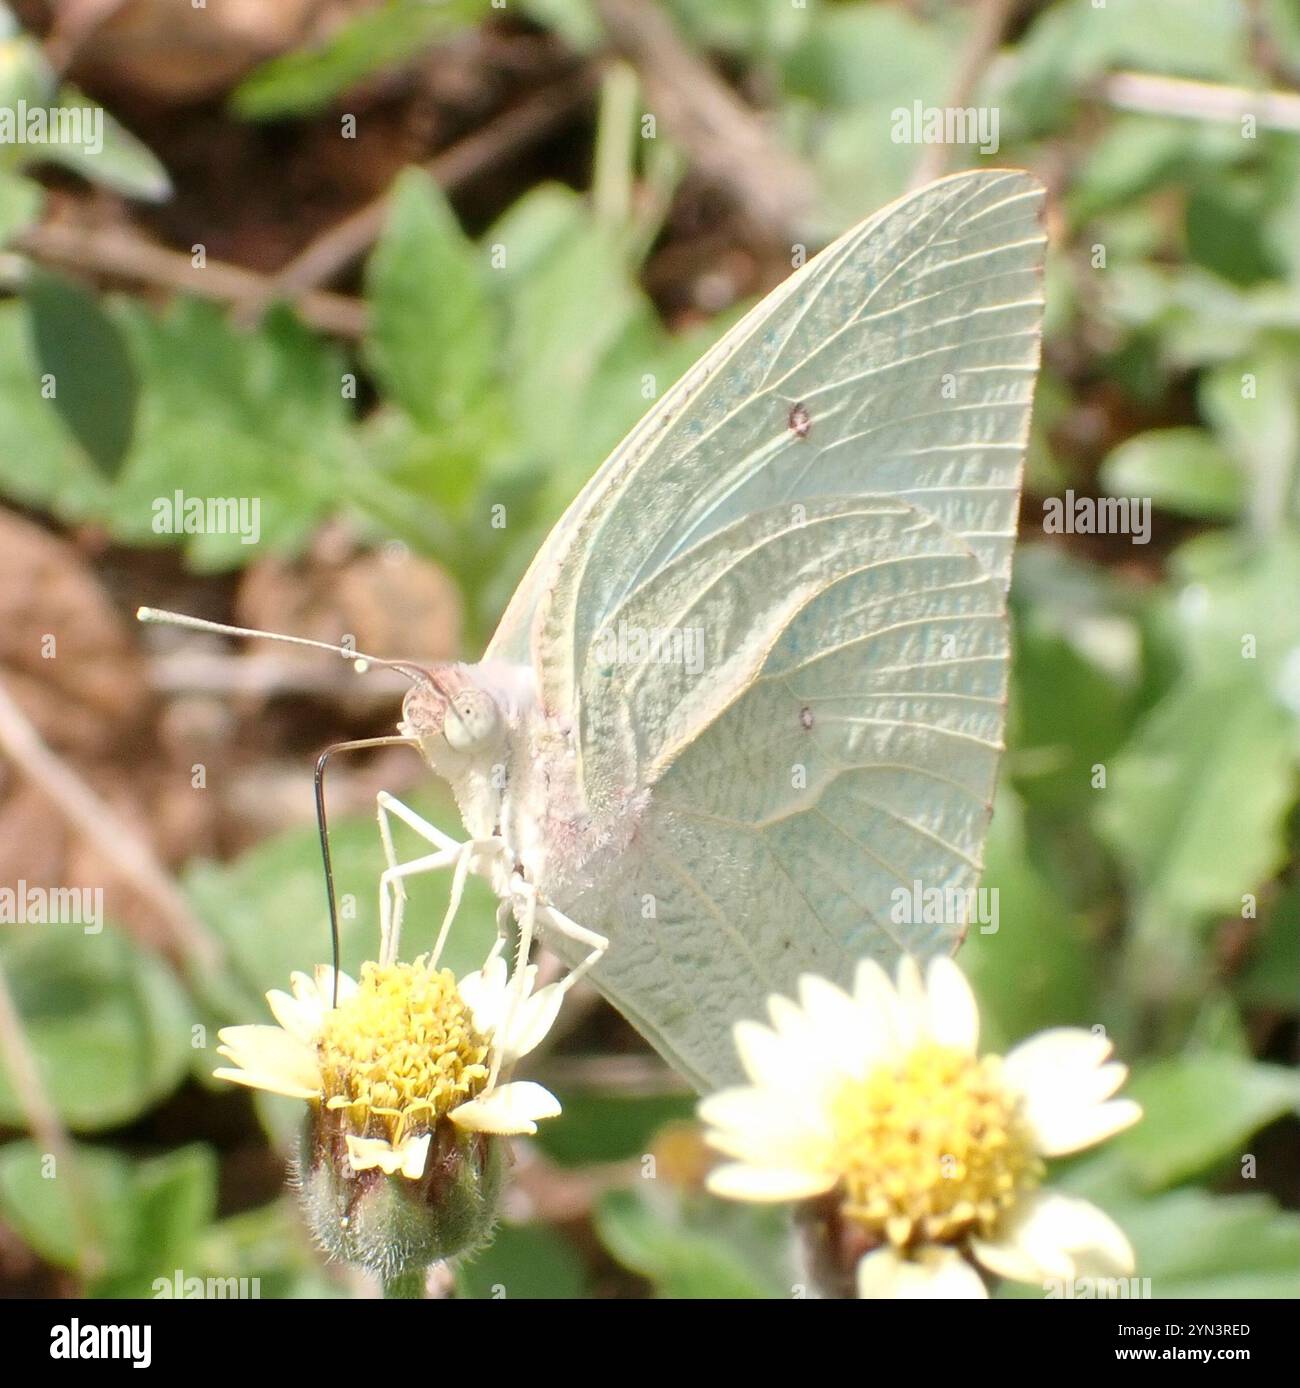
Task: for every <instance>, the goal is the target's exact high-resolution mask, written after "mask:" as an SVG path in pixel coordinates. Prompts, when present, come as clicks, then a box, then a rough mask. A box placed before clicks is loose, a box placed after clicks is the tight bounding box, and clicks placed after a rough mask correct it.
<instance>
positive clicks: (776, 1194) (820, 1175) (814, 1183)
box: [706, 1162, 836, 1202]
mask: <svg viewBox="0 0 1300 1388" xmlns="http://www.w3.org/2000/svg"><path fill="white" fill-rule="evenodd" d="M835 1180H836V1178H835V1176H833V1175H827V1174H826V1173H825V1172H819V1171H808V1170H801V1169H798V1168H793V1167H779V1166H750V1165H749V1163H748V1162H728V1163H726V1164H725V1165H723V1166H715V1167H714V1168H713V1170H712V1171H710V1172H709V1174H708V1177H707V1178H706V1184H707V1186H708V1188H709V1189H710V1190H711V1191H712V1192H713V1193H714V1195H722V1196H725V1197H726V1198H727V1199H729V1200H755V1201H762V1202H768V1201H773V1202H775V1201H782V1200H807V1199H809V1198H810V1197H811V1196H814V1195H824V1194H825V1193H826V1192H827V1191H828V1190H830V1189H831V1188H832V1187H833V1186H834V1185H835Z"/></svg>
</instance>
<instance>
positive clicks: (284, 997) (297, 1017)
mask: <svg viewBox="0 0 1300 1388" xmlns="http://www.w3.org/2000/svg"><path fill="white" fill-rule="evenodd" d="M266 1001H267V1004H268V1006H269V1007H270V1009H271V1015H272V1016H273V1017H274V1018H275V1020H276V1021H277V1022H279V1023H280V1025H281V1026H282V1027H283V1028H284V1029H285V1031H287V1032H289V1033H290V1035H292V1036H296V1037H297V1038H298V1040H299V1041H303V1042H306V1043H307V1044H308V1045H314V1044H315V1042H316V1038H317V1037H318V1036H319V1035H320V1032H321V1024H322V1021H323V1019H324V1016H325V1009H324V1008H323V1007H322V1006H321V1004H320V1002H319V1000H318V999H314V998H307V999H300V998H295V997H291V996H290V995H289V994H288V993H284V992H281V990H280V989H279V988H272V989H271V991H270V992H269V993H268V994H267V995H266Z"/></svg>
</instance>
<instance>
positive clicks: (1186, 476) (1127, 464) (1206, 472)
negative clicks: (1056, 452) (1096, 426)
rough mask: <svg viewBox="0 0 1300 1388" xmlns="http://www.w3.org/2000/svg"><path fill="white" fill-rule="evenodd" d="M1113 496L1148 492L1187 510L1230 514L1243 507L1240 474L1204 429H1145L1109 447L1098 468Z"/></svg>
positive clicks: (1167, 504) (1168, 504) (1212, 515)
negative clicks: (1141, 432) (1106, 455)
mask: <svg viewBox="0 0 1300 1388" xmlns="http://www.w3.org/2000/svg"><path fill="white" fill-rule="evenodd" d="M1101 481H1102V485H1103V486H1104V487H1105V489H1106V491H1107V492H1108V493H1109V494H1110V495H1111V496H1126V497H1150V498H1151V500H1152V502H1153V503H1154V504H1155V505H1156V506H1161V507H1164V508H1166V509H1167V510H1171V511H1180V512H1182V513H1183V514H1184V515H1188V516H1203V517H1207V518H1209V519H1220V518H1222V519H1231V518H1232V517H1233V516H1235V515H1236V514H1237V512H1238V511H1239V510H1240V509H1241V504H1242V501H1243V499H1244V495H1245V487H1244V485H1243V482H1244V479H1243V477H1242V475H1241V472H1240V470H1239V469H1238V468H1237V467H1236V466H1235V465H1234V464H1233V461H1232V459H1231V458H1230V457H1229V456H1228V455H1227V453H1226V452H1225V451H1224V450H1223V448H1222V447H1220V445H1219V444H1218V443H1217V442H1216V441H1215V439H1214V438H1213V436H1212V435H1210V434H1208V433H1206V432H1205V430H1204V429H1191V428H1184V429H1149V430H1147V432H1146V433H1143V434H1135V435H1133V437H1132V438H1129V439H1125V441H1124V442H1123V443H1121V444H1120V445H1119V446H1118V447H1117V448H1115V449H1113V450H1112V451H1111V453H1110V454H1109V456H1108V457H1107V458H1106V461H1105V462H1104V463H1103V464H1102V468H1101Z"/></svg>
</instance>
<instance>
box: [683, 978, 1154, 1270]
mask: <svg viewBox="0 0 1300 1388" xmlns="http://www.w3.org/2000/svg"><path fill="white" fill-rule="evenodd" d="M768 1008H769V1011H770V1013H771V1017H772V1026H771V1027H766V1026H762V1025H760V1024H759V1023H757V1022H741V1023H739V1024H738V1025H737V1026H736V1029H735V1038H736V1048H737V1051H738V1052H739V1055H740V1059H741V1063H742V1064H743V1066H744V1068H745V1070H746V1072H747V1073H748V1075H749V1077H750V1079H751V1080H752V1084H751V1085H748V1086H745V1087H738V1088H734V1089H725V1090H722V1091H721V1092H719V1093H717V1094H713V1095H711V1096H710V1097H709V1098H706V1099H704V1100H703V1101H701V1103H700V1108H699V1113H700V1117H701V1119H702V1120H703V1121H704V1122H705V1123H706V1124H707V1125H708V1128H709V1131H708V1132H707V1133H706V1138H707V1140H708V1142H709V1143H710V1144H711V1145H712V1146H713V1147H715V1148H716V1149H717V1150H718V1151H720V1152H722V1153H723V1154H725V1155H726V1156H727V1157H729V1158H731V1160H730V1161H728V1162H725V1163H724V1164H722V1165H720V1166H718V1167H715V1168H714V1170H713V1171H712V1172H711V1173H710V1175H709V1178H708V1184H709V1187H710V1189H711V1190H713V1191H714V1192H715V1193H716V1194H718V1195H722V1196H728V1197H730V1198H732V1199H736V1200H753V1201H783V1200H814V1199H816V1200H818V1201H819V1204H818V1209H819V1210H823V1211H826V1212H828V1213H827V1214H826V1219H827V1221H828V1225H829V1229H830V1232H831V1236H832V1238H831V1241H832V1243H833V1244H834V1247H835V1248H836V1249H837V1250H839V1255H840V1256H843V1255H844V1253H845V1251H846V1250H848V1251H849V1253H850V1254H851V1256H852V1257H853V1258H854V1259H855V1261H856V1282H857V1291H858V1295H859V1296H864V1297H983V1296H987V1294H988V1293H987V1290H986V1288H985V1285H984V1282H983V1280H982V1278H981V1277H980V1276H979V1274H978V1272H977V1271H976V1268H975V1266H974V1265H975V1264H979V1265H981V1266H982V1267H983V1268H985V1269H987V1270H988V1271H989V1272H992V1273H994V1274H996V1275H998V1276H1000V1277H1008V1278H1012V1279H1015V1280H1017V1281H1024V1282H1034V1283H1041V1282H1043V1281H1046V1280H1048V1279H1056V1278H1068V1277H1073V1276H1076V1275H1083V1273H1084V1272H1085V1271H1090V1270H1093V1269H1096V1270H1097V1271H1105V1272H1107V1273H1110V1274H1112V1275H1127V1274H1129V1273H1131V1272H1132V1271H1133V1250H1132V1248H1131V1247H1130V1246H1129V1242H1128V1240H1127V1239H1126V1238H1125V1236H1124V1234H1123V1232H1122V1231H1121V1230H1120V1229H1119V1227H1118V1226H1117V1225H1116V1224H1115V1223H1114V1222H1113V1221H1112V1220H1111V1219H1110V1218H1109V1217H1108V1216H1107V1215H1105V1214H1103V1213H1102V1211H1101V1210H1099V1209H1097V1208H1096V1207H1095V1206H1093V1205H1091V1204H1089V1203H1088V1202H1087V1201H1085V1200H1079V1199H1075V1198H1073V1197H1070V1196H1066V1195H1061V1194H1057V1193H1054V1192H1052V1191H1049V1190H1044V1189H1043V1188H1042V1184H1041V1183H1042V1179H1043V1174H1044V1162H1043V1159H1044V1158H1045V1157H1055V1156H1062V1155H1064V1154H1065V1153H1067V1152H1075V1151H1078V1150H1079V1149H1081V1148H1083V1147H1089V1146H1091V1145H1093V1144H1094V1143H1097V1142H1102V1141H1104V1140H1105V1139H1106V1138H1108V1137H1111V1136H1113V1135H1114V1134H1115V1133H1117V1132H1119V1131H1121V1129H1124V1128H1127V1127H1128V1126H1129V1125H1130V1124H1132V1123H1135V1122H1136V1121H1137V1120H1138V1118H1140V1117H1141V1110H1140V1109H1139V1107H1138V1105H1137V1104H1135V1103H1134V1102H1133V1101H1132V1100H1130V1099H1116V1098H1112V1095H1114V1094H1115V1092H1116V1090H1118V1089H1119V1087H1120V1086H1121V1085H1122V1084H1123V1083H1124V1079H1125V1077H1126V1075H1127V1073H1128V1072H1127V1069H1126V1067H1125V1066H1123V1065H1120V1064H1117V1063H1115V1062H1113V1061H1109V1059H1108V1058H1109V1056H1110V1053H1111V1043H1110V1041H1109V1040H1108V1039H1107V1038H1106V1037H1104V1036H1098V1035H1094V1034H1093V1033H1092V1032H1088V1031H1083V1030H1080V1029H1077V1028H1073V1027H1061V1028H1057V1029H1055V1030H1052V1031H1046V1032H1042V1033H1041V1034H1039V1035H1038V1036H1035V1037H1033V1038H1031V1039H1030V1040H1028V1041H1026V1042H1024V1043H1023V1044H1021V1045H1019V1046H1017V1047H1016V1048H1015V1049H1014V1050H1013V1051H1011V1052H1010V1054H1008V1055H1007V1056H1006V1057H1005V1058H1003V1057H999V1056H994V1055H987V1056H982V1057H981V1056H980V1055H979V1054H978V1052H977V1044H978V1040H979V1010H978V1007H977V1005H976V1002H975V998H974V995H973V994H972V993H971V990H970V985H969V984H968V983H967V982H966V979H965V977H964V976H963V974H962V972H961V970H960V969H959V968H958V967H957V965H956V964H954V963H953V962H952V960H950V959H936V960H934V961H933V962H932V963H931V964H930V966H929V969H928V971H927V974H926V977H925V979H924V981H923V980H922V977H921V972H920V969H919V968H918V967H917V965H916V962H915V961H914V960H912V959H911V958H904V959H903V960H902V962H901V963H900V964H899V967H898V974H897V980H896V982H892V983H891V981H890V979H889V977H888V976H887V975H886V973H885V972H884V970H883V969H882V968H881V967H880V966H879V965H878V964H876V963H874V962H871V961H867V962H864V963H862V964H860V965H859V966H858V970H857V977H856V980H855V987H854V991H853V995H852V996H850V995H849V994H847V993H845V992H844V991H842V990H841V989H840V988H838V987H836V986H835V985H834V984H831V983H828V982H827V981H826V980H825V979H821V978H816V977H813V976H811V975H805V977H804V978H802V979H801V980H800V983H799V1003H798V1004H796V1003H794V1002H791V1001H790V1000H789V999H787V998H782V997H776V996H774V997H772V998H770V999H769V1000H768ZM810 1061H811V1062H812V1063H811V1064H810Z"/></svg>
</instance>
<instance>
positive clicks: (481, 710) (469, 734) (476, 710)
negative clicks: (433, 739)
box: [442, 690, 499, 752]
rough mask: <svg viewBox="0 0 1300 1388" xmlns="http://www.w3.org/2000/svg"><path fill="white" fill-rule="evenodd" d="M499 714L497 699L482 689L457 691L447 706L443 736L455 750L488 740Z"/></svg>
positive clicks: (493, 731)
mask: <svg viewBox="0 0 1300 1388" xmlns="http://www.w3.org/2000/svg"><path fill="white" fill-rule="evenodd" d="M498 721H499V715H498V713H497V706H496V701H495V700H494V699H493V698H492V696H491V695H490V694H484V693H483V692H482V691H481V690H471V691H468V692H466V693H462V694H458V695H457V696H456V698H455V699H454V700H453V701H452V706H451V708H449V709H448V710H447V717H446V719H445V720H444V722H443V727H442V731H443V736H444V737H445V738H446V739H447V745H448V746H449V747H451V748H452V749H453V750H455V751H457V752H468V751H470V750H471V749H472V748H474V747H477V746H479V745H480V744H481V743H484V742H486V741H488V740H489V739H490V738H491V737H492V736H493V735H494V734H495V733H496V730H497V724H498Z"/></svg>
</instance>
